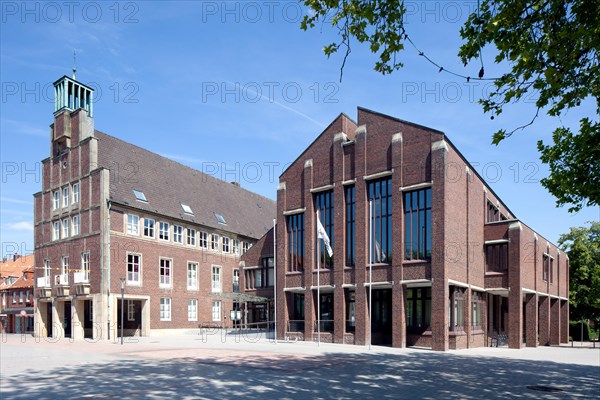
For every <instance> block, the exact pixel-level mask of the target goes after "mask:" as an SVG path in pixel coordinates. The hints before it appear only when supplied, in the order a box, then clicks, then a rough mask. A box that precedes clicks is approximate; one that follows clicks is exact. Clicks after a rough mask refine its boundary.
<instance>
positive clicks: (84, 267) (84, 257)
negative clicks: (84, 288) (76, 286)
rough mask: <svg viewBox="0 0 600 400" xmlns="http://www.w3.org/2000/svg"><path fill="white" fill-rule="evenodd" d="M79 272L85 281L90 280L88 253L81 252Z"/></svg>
mask: <svg viewBox="0 0 600 400" xmlns="http://www.w3.org/2000/svg"><path fill="white" fill-rule="evenodd" d="M81 272H83V279H84V281H85V282H89V281H90V253H89V252H86V253H81Z"/></svg>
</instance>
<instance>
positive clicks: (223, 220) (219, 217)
mask: <svg viewBox="0 0 600 400" xmlns="http://www.w3.org/2000/svg"><path fill="white" fill-rule="evenodd" d="M215 218H216V219H217V222H218V223H220V224H223V225H227V222H225V218H223V216H222V215H221V214H217V213H215Z"/></svg>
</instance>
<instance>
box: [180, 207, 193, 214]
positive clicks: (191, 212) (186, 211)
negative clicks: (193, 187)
mask: <svg viewBox="0 0 600 400" xmlns="http://www.w3.org/2000/svg"><path fill="white" fill-rule="evenodd" d="M181 208H183V212H184V213H186V214H192V215H194V212H193V211H192V209H191V208H190V206H188V205H187V204H182V205H181Z"/></svg>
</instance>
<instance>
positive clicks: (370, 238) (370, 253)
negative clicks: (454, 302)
mask: <svg viewBox="0 0 600 400" xmlns="http://www.w3.org/2000/svg"><path fill="white" fill-rule="evenodd" d="M372 294H373V200H369V350H371V342H372V340H371V336H372V334H373V321H372V317H373V314H372V310H373V297H372Z"/></svg>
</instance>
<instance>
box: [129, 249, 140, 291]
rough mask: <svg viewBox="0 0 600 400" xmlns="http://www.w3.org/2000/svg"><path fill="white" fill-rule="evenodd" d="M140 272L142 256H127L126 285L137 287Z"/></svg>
mask: <svg viewBox="0 0 600 400" xmlns="http://www.w3.org/2000/svg"><path fill="white" fill-rule="evenodd" d="M141 271H142V256H141V255H139V254H127V283H128V284H134V285H139V284H140V282H141V281H140V278H141Z"/></svg>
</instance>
